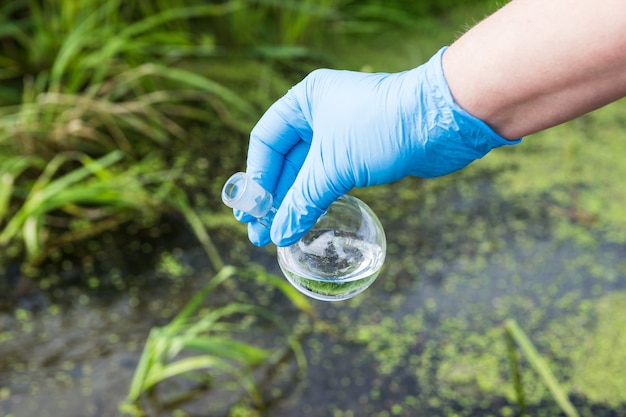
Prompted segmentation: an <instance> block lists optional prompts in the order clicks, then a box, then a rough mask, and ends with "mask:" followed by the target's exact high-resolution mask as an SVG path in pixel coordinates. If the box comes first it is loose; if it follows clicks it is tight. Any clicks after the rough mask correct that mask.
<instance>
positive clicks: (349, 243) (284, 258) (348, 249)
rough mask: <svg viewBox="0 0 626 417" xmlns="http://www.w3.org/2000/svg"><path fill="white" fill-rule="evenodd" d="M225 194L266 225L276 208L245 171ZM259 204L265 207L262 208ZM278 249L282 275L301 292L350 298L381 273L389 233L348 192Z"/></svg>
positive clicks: (231, 204) (229, 184) (229, 202)
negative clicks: (293, 239)
mask: <svg viewBox="0 0 626 417" xmlns="http://www.w3.org/2000/svg"><path fill="white" fill-rule="evenodd" d="M222 199H223V201H224V203H225V204H226V205H227V206H229V207H232V208H236V209H239V210H242V211H244V212H246V213H248V214H251V215H252V216H254V217H256V218H257V219H258V220H259V222H260V223H261V224H263V225H265V226H266V227H269V226H270V225H271V221H272V220H273V217H274V214H275V212H276V209H275V208H274V207H271V194H269V193H268V192H267V191H265V190H264V189H263V188H262V187H260V186H259V185H258V184H257V183H256V182H254V181H253V180H252V179H250V177H248V176H247V175H246V174H243V173H237V174H235V175H233V176H232V177H231V178H230V179H229V180H228V181H227V182H226V185H225V186H224V189H223V191H222ZM268 200H269V204H268ZM261 205H263V206H265V207H264V208H263V209H261V210H259V206H261ZM268 206H270V208H268ZM277 252H278V264H279V265H280V268H281V270H282V271H283V274H285V277H287V280H288V281H289V282H290V283H291V284H292V285H293V286H294V287H296V288H297V289H298V290H299V291H301V292H302V293H304V294H306V295H308V296H310V297H312V298H316V299H318V300H325V301H338V300H346V299H348V298H352V297H354V296H355V295H357V294H359V293H361V292H363V291H364V290H365V289H367V288H368V287H369V286H370V285H371V284H372V283H373V282H374V280H376V278H377V277H378V274H379V273H380V269H381V268H382V266H383V263H384V261H385V254H386V239H385V232H384V230H383V227H382V225H381V224H380V221H379V220H378V218H377V217H376V214H374V212H373V211H372V210H371V209H370V208H369V207H368V206H367V205H366V204H365V203H364V202H362V201H361V200H359V199H358V198H355V197H352V196H349V195H344V196H342V197H339V198H338V199H337V200H336V201H335V202H334V203H333V204H331V205H330V207H329V208H328V210H327V211H326V212H325V213H324V214H323V215H322V216H321V217H320V218H319V220H318V221H317V223H316V224H315V226H313V228H311V230H309V231H308V232H307V233H306V234H305V235H304V236H303V237H302V238H301V239H300V240H299V241H297V242H296V243H294V244H293V245H290V246H285V247H278V248H277Z"/></svg>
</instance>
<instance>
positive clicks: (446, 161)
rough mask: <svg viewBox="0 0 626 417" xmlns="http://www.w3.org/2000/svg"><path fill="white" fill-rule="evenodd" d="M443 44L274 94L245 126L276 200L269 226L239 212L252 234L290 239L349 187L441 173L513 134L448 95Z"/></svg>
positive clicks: (256, 239)
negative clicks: (395, 65)
mask: <svg viewBox="0 0 626 417" xmlns="http://www.w3.org/2000/svg"><path fill="white" fill-rule="evenodd" d="M445 49H446V48H442V49H441V50H440V51H439V52H438V53H437V54H436V55H434V56H433V57H432V58H431V59H430V60H429V61H428V62H427V63H425V64H424V65H421V66H419V67H417V68H415V69H413V70H410V71H405V72H401V73H395V74H384V73H378V74H367V73H359V72H351V71H336V70H326V69H322V70H316V71H313V72H312V73H311V74H309V75H308V76H307V77H306V78H305V79H304V80H303V81H301V82H300V83H298V84H297V85H296V86H294V87H293V88H292V89H291V90H290V91H289V92H288V93H287V94H286V95H285V96H284V97H282V98H281V99H279V100H278V101H277V102H276V103H274V104H273V105H272V106H271V107H270V108H269V109H268V110H267V112H266V113H265V114H264V115H263V117H262V118H261V120H259V122H258V124H257V125H256V126H255V127H254V129H253V130H252V132H251V135H250V146H249V149H248V160H247V173H248V174H249V175H250V176H251V177H252V178H253V179H255V180H256V181H258V182H259V183H260V184H261V185H262V186H263V187H264V188H265V189H266V190H268V191H270V192H271V193H272V194H273V195H274V198H275V203H274V205H275V206H278V205H279V204H280V207H279V208H278V212H277V213H276V217H275V218H274V221H273V223H272V227H271V233H270V231H269V230H267V228H265V227H264V226H262V225H260V224H258V223H257V222H256V221H254V219H253V218H251V217H250V216H247V215H244V214H242V213H240V212H236V213H235V215H236V217H237V218H238V219H239V220H241V221H244V222H249V223H250V224H249V228H248V236H249V238H250V241H251V242H252V243H254V244H256V245H259V246H261V245H265V244H267V243H269V242H270V235H271V240H272V241H273V242H274V243H275V244H276V245H278V246H286V245H289V244H292V243H294V242H296V241H297V240H298V239H299V238H300V237H302V235H304V233H306V231H308V229H310V228H311V227H312V226H313V225H314V224H315V222H316V221H317V219H318V218H319V216H320V215H321V214H322V213H323V212H324V211H325V210H326V209H327V208H328V206H329V205H330V204H331V203H332V202H333V201H335V200H336V199H337V198H338V197H339V196H341V195H343V194H345V193H347V192H348V191H350V190H351V189H352V188H353V187H366V186H370V185H377V184H385V183H390V182H393V181H396V180H399V179H401V178H403V177H405V176H409V175H415V176H420V177H437V176H442V175H446V174H449V173H452V172H454V171H457V170H459V169H461V168H463V167H465V166H466V165H468V164H469V163H471V162H472V161H474V160H475V159H478V158H481V157H483V156H484V155H485V154H486V153H487V152H489V151H490V150H491V149H493V148H496V147H500V146H503V145H511V144H515V143H518V142H519V141H520V140H521V139H518V140H517V141H509V140H506V139H504V138H502V137H500V136H499V135H498V134H496V133H495V132H494V131H493V130H492V129H491V128H490V127H489V126H487V125H486V124H485V123H484V122H482V121H481V120H479V119H477V118H476V117H474V116H472V115H470V114H469V113H467V112H466V111H464V110H463V109H461V108H460V107H459V106H458V105H457V104H456V103H455V102H454V100H453V98H452V95H451V93H450V90H449V89H448V85H447V82H446V80H445V78H444V74H443V70H442V67H441V57H442V55H443V53H444V51H445Z"/></svg>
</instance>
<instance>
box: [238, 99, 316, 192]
mask: <svg viewBox="0 0 626 417" xmlns="http://www.w3.org/2000/svg"><path fill="white" fill-rule="evenodd" d="M312 136H313V132H312V129H311V126H310V124H309V122H308V121H307V119H306V118H305V116H304V114H303V112H302V109H301V107H300V104H299V103H298V100H297V99H296V95H295V94H294V93H293V90H290V91H289V92H288V93H287V94H286V95H285V96H283V97H282V98H281V99H279V100H278V101H277V102H275V103H274V104H273V105H272V106H271V107H270V108H269V109H268V110H267V112H265V114H264V115H263V117H261V119H260V120H259V122H258V123H257V124H256V126H255V127H254V129H252V132H251V133H250V145H249V148H248V160H247V168H246V172H247V173H248V175H250V176H251V177H252V178H253V179H254V180H255V181H257V182H258V183H259V184H260V185H261V186H262V187H263V188H265V189H266V190H267V191H269V192H270V193H272V194H274V193H275V190H276V184H277V182H278V179H279V177H280V176H281V173H282V172H283V169H284V165H285V158H286V157H287V155H288V154H289V153H290V151H291V150H292V149H293V148H294V147H296V145H297V144H298V143H299V142H300V141H301V140H304V141H305V142H308V143H310V142H311V137H312Z"/></svg>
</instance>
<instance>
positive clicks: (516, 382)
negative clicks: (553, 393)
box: [505, 331, 527, 417]
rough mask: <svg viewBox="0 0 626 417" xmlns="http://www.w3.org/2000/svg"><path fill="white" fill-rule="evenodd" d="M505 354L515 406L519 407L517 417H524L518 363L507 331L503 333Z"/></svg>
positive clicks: (522, 391) (524, 398) (524, 409)
mask: <svg viewBox="0 0 626 417" xmlns="http://www.w3.org/2000/svg"><path fill="white" fill-rule="evenodd" d="M505 336H506V346H507V353H508V357H509V365H510V367H511V377H512V378H513V388H514V390H515V396H516V397H517V405H518V406H519V417H526V416H527V414H526V396H525V395H524V387H523V385H522V378H521V373H520V368H519V361H518V358H517V354H516V352H515V340H513V336H511V333H510V332H509V331H506V332H505Z"/></svg>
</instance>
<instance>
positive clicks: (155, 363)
mask: <svg viewBox="0 0 626 417" xmlns="http://www.w3.org/2000/svg"><path fill="white" fill-rule="evenodd" d="M236 274H237V270H236V269H235V268H234V267H232V266H225V267H224V268H222V270H220V271H219V272H218V273H217V274H216V275H215V276H214V277H213V278H212V279H211V280H210V281H209V282H208V283H207V285H206V286H205V287H204V288H203V289H202V290H201V291H199V292H198V293H196V295H195V296H194V297H193V298H192V299H191V300H190V301H189V302H188V303H187V305H186V306H185V307H184V308H183V309H182V310H181V311H180V312H179V313H178V314H177V315H176V316H175V317H174V318H173V319H172V320H171V321H170V322H169V323H168V324H167V325H165V326H163V327H160V328H153V329H152V330H151V332H150V335H149V336H148V339H147V340H146V344H145V347H144V350H143V353H142V355H141V359H140V361H139V364H138V365H137V368H136V370H135V375H134V377H133V380H132V382H131V384H130V388H129V392H128V397H127V400H126V403H125V404H123V405H122V406H121V408H122V410H123V411H125V412H126V413H129V414H133V415H143V413H144V409H145V407H144V406H142V405H141V404H140V400H141V399H142V398H143V397H145V396H146V395H147V396H151V397H152V399H153V400H154V397H155V395H154V388H155V386H156V385H157V384H159V383H161V382H163V381H165V380H166V379H170V378H174V377H181V376H182V377H184V378H187V379H189V378H191V379H193V378H194V375H195V376H196V377H197V378H198V381H206V378H207V377H208V378H209V381H207V382H206V383H207V384H208V385H209V387H210V386H211V385H212V384H213V383H214V379H217V378H218V375H228V376H229V377H230V378H235V380H236V381H237V382H238V383H239V384H240V385H241V387H242V388H243V389H244V391H245V392H246V393H247V395H248V396H249V397H250V399H251V400H252V402H253V403H254V404H255V405H256V406H258V407H262V398H261V394H260V391H259V387H257V386H256V383H255V381H254V377H253V375H252V370H253V369H255V368H257V367H259V366H260V365H262V364H265V365H268V364H269V365H270V366H272V364H278V363H279V362H281V361H284V360H285V358H286V357H287V356H290V355H291V354H294V355H295V359H296V362H297V365H298V366H299V368H300V372H301V373H303V372H305V370H306V359H305V357H304V353H303V351H302V347H301V346H300V343H299V338H300V337H302V336H303V335H300V334H297V333H296V332H293V331H292V330H291V329H290V328H289V326H288V325H287V323H286V322H285V320H284V319H283V318H282V317H280V316H279V315H278V314H276V313H275V312H272V311H271V310H269V309H266V308H262V307H258V306H255V305H251V304H243V303H228V304H227V305H225V306H222V307H211V308H202V305H203V303H204V301H205V299H206V298H207V297H208V296H209V295H210V294H211V293H212V292H214V291H216V289H217V288H218V286H220V284H222V283H224V281H226V280H228V279H235V278H237V276H236ZM287 294H288V295H289V297H290V298H291V299H292V300H293V301H294V303H295V304H296V305H299V306H301V307H305V308H306V309H307V310H310V307H309V306H308V303H307V302H306V300H305V299H304V297H303V296H302V295H299V294H297V293H296V292H292V291H289V292H287ZM241 316H244V317H248V318H249V317H251V316H253V317H262V318H264V319H265V320H269V321H270V322H271V323H273V325H275V326H277V327H278V328H280V329H281V330H282V332H283V334H284V342H283V343H284V345H283V346H282V347H281V346H279V347H276V346H274V347H272V348H271V349H270V348H261V347H259V346H257V345H256V344H254V343H251V342H245V341H240V340H237V336H236V335H237V334H245V333H247V332H249V331H250V330H251V329H250V328H249V326H250V324H247V325H246V324H245V323H246V321H247V322H249V320H240V319H238V317H241ZM198 375H199V376H198ZM220 384H224V381H221V382H220ZM199 388H200V389H201V390H204V389H206V386H205V384H200V386H199ZM192 391H193V390H192ZM189 394H190V393H189V392H188V391H187V392H184V393H183V394H182V395H183V396H184V397H188V396H189ZM193 394H195V392H193ZM169 401H170V402H173V403H178V402H179V401H180V398H176V399H174V400H173V399H172V398H171V396H170V400H169ZM167 408H168V405H167V404H165V403H163V402H162V403H161V404H159V409H167Z"/></svg>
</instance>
